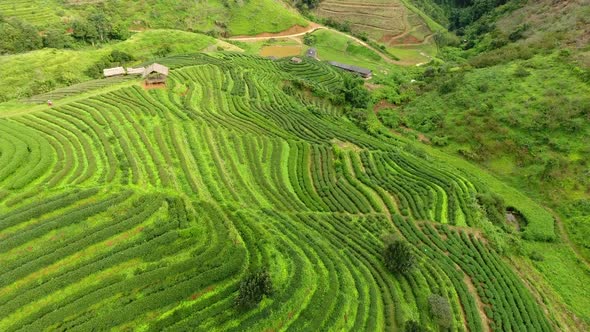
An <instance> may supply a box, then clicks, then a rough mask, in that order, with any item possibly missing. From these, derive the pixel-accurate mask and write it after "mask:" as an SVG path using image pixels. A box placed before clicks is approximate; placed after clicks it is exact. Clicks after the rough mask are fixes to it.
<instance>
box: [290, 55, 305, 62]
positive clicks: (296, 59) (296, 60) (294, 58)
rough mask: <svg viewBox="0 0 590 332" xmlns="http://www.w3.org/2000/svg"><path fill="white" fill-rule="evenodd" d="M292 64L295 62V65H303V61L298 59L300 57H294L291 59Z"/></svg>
mask: <svg viewBox="0 0 590 332" xmlns="http://www.w3.org/2000/svg"><path fill="white" fill-rule="evenodd" d="M291 62H293V63H302V62H303V60H301V58H298V57H295V56H294V57H292V58H291Z"/></svg>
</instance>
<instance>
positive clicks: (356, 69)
mask: <svg viewBox="0 0 590 332" xmlns="http://www.w3.org/2000/svg"><path fill="white" fill-rule="evenodd" d="M328 63H329V64H331V65H332V66H334V67H336V68H340V69H342V70H346V71H349V72H351V73H355V74H358V75H360V76H362V77H363V78H371V76H373V72H372V71H371V70H370V69H366V68H362V67H357V66H353V65H347V64H345V63H340V62H336V61H330V62H328Z"/></svg>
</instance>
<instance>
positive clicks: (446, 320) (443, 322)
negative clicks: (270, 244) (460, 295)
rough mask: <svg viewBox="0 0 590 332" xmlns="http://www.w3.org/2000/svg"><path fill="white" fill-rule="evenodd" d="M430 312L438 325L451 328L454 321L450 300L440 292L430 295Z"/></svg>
mask: <svg viewBox="0 0 590 332" xmlns="http://www.w3.org/2000/svg"><path fill="white" fill-rule="evenodd" d="M428 304H430V312H431V314H432V316H434V319H435V321H436V323H437V324H438V325H440V326H441V327H445V328H450V327H451V325H452V323H453V314H452V312H451V305H450V304H449V300H447V299H446V298H445V297H443V296H440V295H438V294H432V295H430V296H429V297H428Z"/></svg>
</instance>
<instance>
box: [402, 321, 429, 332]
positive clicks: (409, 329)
mask: <svg viewBox="0 0 590 332" xmlns="http://www.w3.org/2000/svg"><path fill="white" fill-rule="evenodd" d="M428 331H430V330H429V329H427V328H425V327H423V326H422V325H420V323H418V322H416V321H415V320H409V321H407V322H406V324H405V325H404V332H428Z"/></svg>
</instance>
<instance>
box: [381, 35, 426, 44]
mask: <svg viewBox="0 0 590 332" xmlns="http://www.w3.org/2000/svg"><path fill="white" fill-rule="evenodd" d="M422 42H423V40H420V39H418V38H416V37H415V36H412V35H405V36H403V37H400V38H392V39H390V40H389V45H402V44H403V45H407V44H422Z"/></svg>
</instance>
